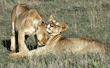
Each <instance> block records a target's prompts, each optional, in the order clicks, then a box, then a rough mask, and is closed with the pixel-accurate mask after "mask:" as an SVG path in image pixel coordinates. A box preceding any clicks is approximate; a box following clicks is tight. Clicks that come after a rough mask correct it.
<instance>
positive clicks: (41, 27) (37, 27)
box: [11, 4, 50, 52]
mask: <svg viewBox="0 0 110 68" xmlns="http://www.w3.org/2000/svg"><path fill="white" fill-rule="evenodd" d="M46 27H47V25H46V23H45V21H44V18H43V15H42V14H41V13H40V12H39V11H37V10H35V9H30V8H29V7H28V5H26V4H20V5H17V6H16V7H14V8H13V11H12V36H11V50H15V28H16V31H17V32H18V45H19V52H20V51H25V50H26V51H28V49H27V47H26V44H25V42H24V41H25V35H28V36H33V35H37V36H35V39H36V43H37V39H38V42H39V43H40V44H46V42H47V40H48V38H49V36H50V35H49V34H48V33H47V31H46Z"/></svg>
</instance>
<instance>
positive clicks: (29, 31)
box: [25, 28, 36, 36]
mask: <svg viewBox="0 0 110 68" xmlns="http://www.w3.org/2000/svg"><path fill="white" fill-rule="evenodd" d="M35 33H36V31H35V29H34V28H28V29H25V35H29V36H33V35H35Z"/></svg>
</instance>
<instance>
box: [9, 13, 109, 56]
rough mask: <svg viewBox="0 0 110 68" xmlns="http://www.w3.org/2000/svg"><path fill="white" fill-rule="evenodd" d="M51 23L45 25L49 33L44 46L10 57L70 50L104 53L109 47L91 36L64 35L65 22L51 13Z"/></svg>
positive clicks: (74, 52) (77, 52) (58, 52)
mask: <svg viewBox="0 0 110 68" xmlns="http://www.w3.org/2000/svg"><path fill="white" fill-rule="evenodd" d="M49 21H50V22H51V23H49V24H48V26H47V29H46V30H47V32H48V33H49V34H50V35H51V37H50V38H49V40H48V41H47V43H46V45H45V46H44V47H40V48H37V49H35V50H32V51H29V52H28V53H25V52H19V53H13V54H10V55H9V57H10V58H17V57H24V56H32V55H33V54H36V55H45V54H49V53H52V54H61V53H66V54H67V53H69V52H72V53H73V54H74V55H77V54H84V53H88V52H90V53H97V52H99V53H104V52H105V51H106V50H108V49H109V47H108V46H106V45H104V44H103V43H101V42H99V41H98V40H96V39H92V38H76V37H64V36H63V35H62V34H61V32H62V31H66V30H67V29H68V25H67V24H66V23H60V22H58V21H56V20H55V19H54V17H53V15H51V16H50V20H49Z"/></svg>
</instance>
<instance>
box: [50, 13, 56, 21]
mask: <svg viewBox="0 0 110 68" xmlns="http://www.w3.org/2000/svg"><path fill="white" fill-rule="evenodd" d="M53 20H55V19H54V16H53V14H51V15H50V19H49V22H51V21H53Z"/></svg>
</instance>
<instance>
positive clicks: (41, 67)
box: [0, 0, 110, 68]
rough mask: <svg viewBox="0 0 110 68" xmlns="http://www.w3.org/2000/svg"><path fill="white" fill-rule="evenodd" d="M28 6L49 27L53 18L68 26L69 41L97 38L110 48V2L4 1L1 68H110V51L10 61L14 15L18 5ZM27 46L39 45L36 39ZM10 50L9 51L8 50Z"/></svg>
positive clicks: (0, 14) (0, 4)
mask: <svg viewBox="0 0 110 68" xmlns="http://www.w3.org/2000/svg"><path fill="white" fill-rule="evenodd" d="M23 3H26V4H28V5H29V7H30V8H34V9H37V10H38V11H40V12H41V13H42V14H43V16H44V19H45V21H46V22H47V23H48V19H49V16H50V15H51V14H54V16H55V19H57V20H58V21H61V22H65V23H67V24H68V25H69V29H68V30H67V31H65V32H63V35H64V36H66V37H89V38H95V39H98V40H99V41H101V42H102V43H104V44H105V45H107V46H109V47H110V1H109V0H61V1H59V0H19V1H17V0H16V1H14V0H2V1H0V42H1V43H0V68H73V67H74V68H83V67H84V68H109V67H110V59H109V58H110V51H109V52H108V53H106V54H102V55H100V54H88V55H78V56H73V55H72V54H70V55H69V56H66V55H65V54H62V55H51V54H50V55H45V56H34V58H33V59H32V60H30V59H29V58H27V57H24V58H18V59H15V60H13V59H9V58H8V57H7V56H8V55H9V54H10V53H12V52H11V51H10V49H9V47H10V46H9V45H10V37H11V11H12V8H13V7H14V6H16V5H17V4H23ZM26 43H27V45H28V44H31V45H32V46H33V45H35V40H34V38H33V37H31V38H28V40H27V41H26ZM6 47H8V48H6Z"/></svg>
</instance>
